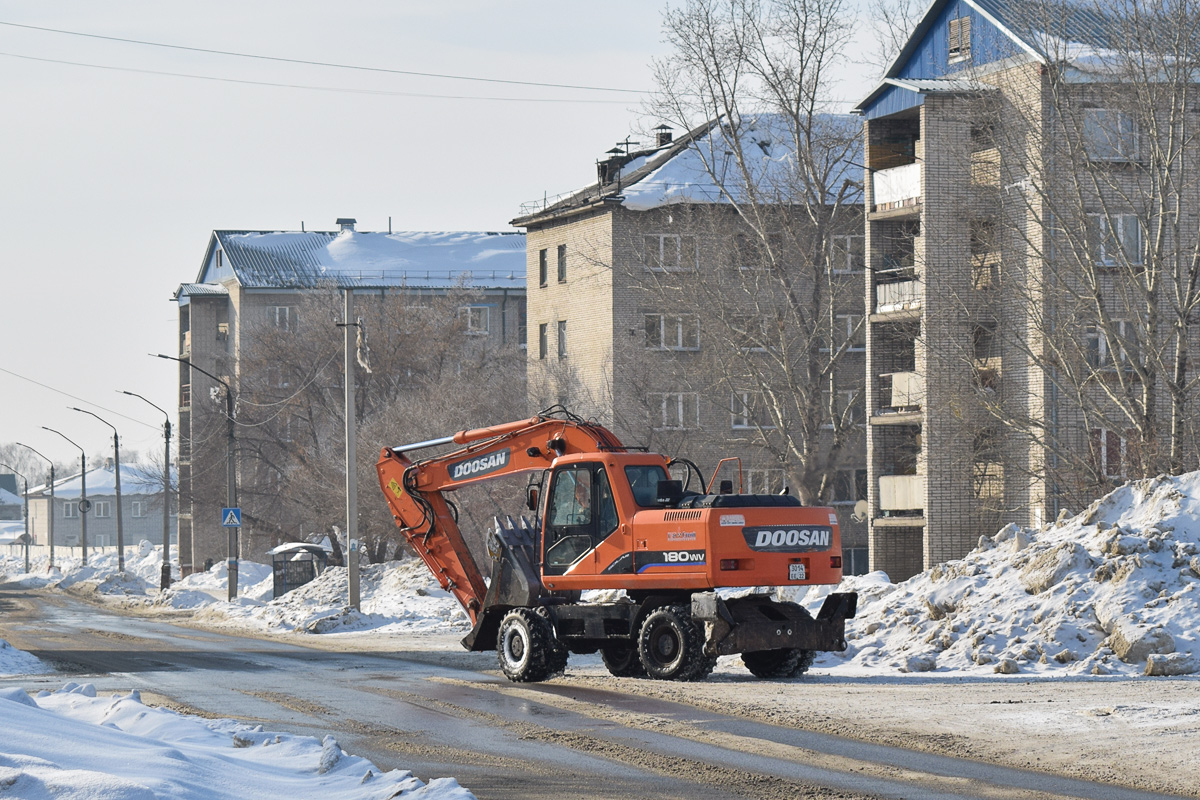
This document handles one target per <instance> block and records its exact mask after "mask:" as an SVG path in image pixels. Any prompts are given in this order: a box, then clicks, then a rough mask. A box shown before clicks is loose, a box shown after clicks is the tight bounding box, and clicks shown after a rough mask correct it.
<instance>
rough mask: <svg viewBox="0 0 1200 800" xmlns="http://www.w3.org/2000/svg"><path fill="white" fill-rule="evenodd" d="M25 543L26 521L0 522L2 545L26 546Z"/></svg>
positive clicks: (0, 540) (0, 542)
mask: <svg viewBox="0 0 1200 800" xmlns="http://www.w3.org/2000/svg"><path fill="white" fill-rule="evenodd" d="M24 543H25V521H24V520H16V521H15V522H14V521H9V520H0V545H5V544H24Z"/></svg>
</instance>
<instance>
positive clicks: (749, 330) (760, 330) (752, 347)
mask: <svg viewBox="0 0 1200 800" xmlns="http://www.w3.org/2000/svg"><path fill="white" fill-rule="evenodd" d="M772 322H774V323H775V325H774V329H772V324H771V323H772ZM729 327H730V334H732V338H733V341H734V343H735V344H736V345H737V347H738V349H740V350H741V351H742V352H743V353H765V352H767V350H768V349H769V348H768V343H770V346H771V348H772V349H774V348H778V345H779V341H780V338H781V336H782V331H783V320H782V318H780V317H772V316H770V315H762V316H759V315H755V314H737V315H734V317H733V319H732V320H731V321H730V324H729Z"/></svg>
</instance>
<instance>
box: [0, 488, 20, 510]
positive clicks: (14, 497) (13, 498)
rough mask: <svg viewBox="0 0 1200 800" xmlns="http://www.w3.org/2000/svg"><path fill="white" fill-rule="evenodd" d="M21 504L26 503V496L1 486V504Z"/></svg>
mask: <svg viewBox="0 0 1200 800" xmlns="http://www.w3.org/2000/svg"><path fill="white" fill-rule="evenodd" d="M13 505H16V506H21V505H25V498H24V497H21V495H19V494H13V493H12V492H10V491H9V490H8V489H4V488H0V506H13Z"/></svg>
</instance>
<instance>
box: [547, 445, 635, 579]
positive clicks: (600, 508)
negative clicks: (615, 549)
mask: <svg viewBox="0 0 1200 800" xmlns="http://www.w3.org/2000/svg"><path fill="white" fill-rule="evenodd" d="M544 520H545V524H544V528H543V530H544V533H543V535H542V547H543V550H542V571H543V573H545V574H546V575H562V574H564V573H565V572H567V571H568V570H570V569H571V568H572V567H577V566H580V565H581V562H582V561H583V560H584V559H587V558H589V557H591V558H594V555H593V554H594V552H595V549H596V547H597V545H599V544H600V542H602V541H604V540H605V539H607V538H608V537H609V536H611V535H612V534H613V532H614V531H616V529H617V506H616V503H615V502H614V500H613V491H612V486H611V484H610V483H609V480H608V474H607V473H606V472H605V470H604V465H603V464H601V463H599V462H584V463H579V464H569V465H567V466H566V467H563V468H561V469H557V470H555V471H554V473H553V474H552V475H551V478H550V499H549V502H548V504H547V506H546V514H545V516H544Z"/></svg>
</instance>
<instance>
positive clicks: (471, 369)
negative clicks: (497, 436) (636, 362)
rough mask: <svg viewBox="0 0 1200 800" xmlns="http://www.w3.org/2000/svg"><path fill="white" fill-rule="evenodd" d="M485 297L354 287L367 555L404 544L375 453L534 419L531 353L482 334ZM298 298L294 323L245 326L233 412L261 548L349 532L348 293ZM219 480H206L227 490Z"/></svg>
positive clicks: (246, 506) (247, 510)
mask: <svg viewBox="0 0 1200 800" xmlns="http://www.w3.org/2000/svg"><path fill="white" fill-rule="evenodd" d="M477 300H478V295H477V293H476V292H474V291H472V290H471V289H470V288H468V287H465V286H463V287H459V288H455V289H452V290H450V291H439V292H437V293H431V292H429V291H423V292H421V291H416V290H408V289H400V290H387V291H384V292H381V291H379V290H376V291H374V292H358V293H356V299H355V313H356V316H357V322H358V323H359V325H360V330H361V333H360V341H359V347H358V359H357V364H356V365H355V370H356V372H355V386H356V392H355V402H356V405H357V408H356V418H357V420H358V433H357V438H358V456H359V458H358V464H357V465H356V468H357V470H358V485H359V499H358V508H359V520H358V531H359V537H360V539H361V540H362V541H363V543H364V548H365V550H366V551H367V553H368V554H369V556H370V557H371V558H372V560H382V559H384V558H387V557H391V555H393V554H394V553H395V552H397V550H396V548H397V547H398V546H399V542H400V538H399V536H398V535H397V534H396V529H395V523H394V521H393V520H392V518H391V516H390V514H389V513H388V511H387V507H386V504H385V503H384V502H383V500H382V498H381V497H380V495H379V487H378V479H377V476H376V474H375V462H376V461H377V460H378V455H379V447H380V446H394V445H398V444H403V443H405V442H411V441H420V440H423V439H431V438H435V437H438V436H444V435H446V434H447V433H452V432H454V431H457V430H460V429H462V428H467V427H475V426H478V425H486V424H493V423H495V422H496V421H498V420H507V419H510V418H517V417H519V416H521V415H522V414H524V413H526V411H525V384H524V369H523V363H522V362H523V358H524V354H523V351H522V350H520V349H519V348H518V347H517V344H516V342H515V341H509V342H506V343H504V344H503V345H500V344H496V343H493V342H492V341H490V340H489V337H487V336H477V335H473V331H471V330H470V325H471V320H470V319H469V314H468V313H464V312H465V311H466V310H467V309H470V308H471V304H472V303H473V302H475V301H477ZM289 302H291V303H292V304H293V305H291V306H289V307H288V308H289V309H290V311H289V313H288V319H287V322H286V324H280V320H279V319H278V318H277V317H272V318H270V319H263V320H253V319H249V320H244V321H243V336H244V341H245V342H246V343H247V344H244V345H243V350H242V354H241V360H240V374H239V378H238V389H237V411H236V422H237V441H238V452H239V469H240V494H241V499H240V502H241V504H242V506H243V519H244V520H245V521H246V525H247V527H252V528H253V529H254V530H255V532H256V534H258V535H259V536H260V537H262V538H263V541H261V542H256V543H254V544H253V545H251V547H250V549H251V550H253V551H255V552H257V551H258V550H260V549H265V548H266V547H268V546H270V545H272V544H277V543H279V541H282V540H288V539H295V538H297V537H298V536H299V535H300V534H301V532H303V534H304V535H305V536H306V537H308V536H312V535H317V536H319V535H323V534H324V533H327V532H328V531H330V530H331V529H332V527H333V526H338V527H344V517H345V436H344V430H345V422H344V420H345V409H344V388H343V380H344V364H343V360H344V359H343V342H342V329H340V328H338V327H336V325H337V323H339V322H341V318H342V315H343V311H344V304H343V298H342V295H341V292H339V291H338V290H336V289H335V288H333V287H327V288H324V289H318V290H312V291H308V292H306V293H304V294H301V295H298V296H296V297H295V298H294V299H292V300H289ZM247 328H250V329H249V330H247ZM485 387H486V388H485ZM493 387H508V388H507V389H505V390H503V391H495V390H494V388H493ZM210 416H213V417H214V419H213V424H212V425H209V426H208V427H205V428H202V430H205V431H208V432H209V433H208V434H206V435H208V436H209V437H210V441H209V445H210V446H217V445H219V442H220V437H221V436H222V435H223V432H224V427H223V426H224V424H225V419H224V417H223V415H218V414H215V413H213V414H210ZM217 417H220V418H219V419H217ZM213 437H215V438H213ZM196 446H197V445H195V444H193V447H196ZM195 477H197V478H202V477H203V476H195ZM216 477H217V476H209V478H210V480H207V481H204V482H198V485H200V486H204V487H207V491H209V492H216V493H217V495H216V496H218V497H219V496H223V494H221V493H222V492H223V491H224V484H223V481H218V480H217V479H216ZM222 477H223V476H222Z"/></svg>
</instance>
